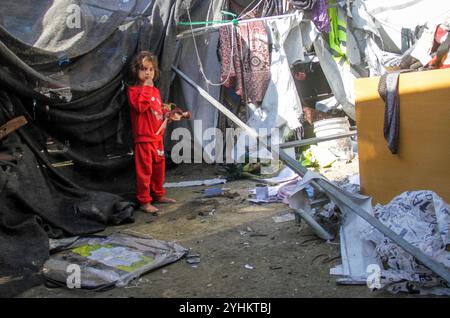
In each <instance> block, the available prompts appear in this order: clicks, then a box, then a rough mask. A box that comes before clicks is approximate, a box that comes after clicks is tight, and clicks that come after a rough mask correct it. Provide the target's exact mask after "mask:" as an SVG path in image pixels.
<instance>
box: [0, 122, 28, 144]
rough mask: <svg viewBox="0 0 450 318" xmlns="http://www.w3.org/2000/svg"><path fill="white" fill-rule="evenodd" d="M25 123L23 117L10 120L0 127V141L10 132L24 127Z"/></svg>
mask: <svg viewBox="0 0 450 318" xmlns="http://www.w3.org/2000/svg"><path fill="white" fill-rule="evenodd" d="M27 123H28V121H27V120H26V119H25V117H24V116H20V117H17V118H14V119H11V120H10V121H8V122H7V123H6V124H4V125H3V126H1V127H0V140H1V139H3V138H5V137H6V136H8V135H9V134H11V133H12V132H14V131H16V130H17V129H19V128H20V127H22V126H24V125H26V124H27Z"/></svg>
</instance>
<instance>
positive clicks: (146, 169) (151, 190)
mask: <svg viewBox="0 0 450 318" xmlns="http://www.w3.org/2000/svg"><path fill="white" fill-rule="evenodd" d="M134 161H135V165H136V197H137V199H138V201H139V203H140V204H146V203H149V202H151V201H152V200H158V199H160V198H162V197H163V196H164V194H165V190H164V187H163V184H164V177H165V158H164V145H163V141H162V140H161V141H157V142H137V143H135V144H134Z"/></svg>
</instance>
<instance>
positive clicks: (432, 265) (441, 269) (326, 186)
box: [172, 66, 450, 283]
mask: <svg viewBox="0 0 450 318" xmlns="http://www.w3.org/2000/svg"><path fill="white" fill-rule="evenodd" d="M172 69H173V71H174V72H175V73H177V74H178V75H179V76H180V77H181V78H182V79H184V80H185V81H186V82H188V83H189V84H190V85H191V86H192V87H194V88H195V89H196V90H197V91H198V92H199V94H200V95H202V96H203V97H204V98H205V99H206V100H208V101H209V102H210V103H211V104H212V105H213V106H214V107H216V108H217V109H218V110H219V111H221V112H222V113H223V114H224V115H225V116H227V117H228V118H230V119H231V120H232V121H233V122H234V123H235V124H236V125H238V126H239V127H241V128H243V129H245V130H246V131H247V132H248V133H249V134H250V135H251V136H253V137H255V138H257V140H258V141H259V142H260V143H261V144H262V145H264V146H266V147H267V149H268V150H271V151H272V152H273V153H274V154H275V155H278V156H279V158H280V159H281V160H282V161H283V162H284V163H285V164H286V165H287V166H288V167H289V168H291V169H292V170H293V171H294V172H296V173H297V174H298V175H299V176H301V177H303V176H304V175H305V174H306V173H307V172H308V170H307V169H306V168H305V167H303V166H302V165H301V164H300V163H299V162H297V160H295V159H294V158H292V157H291V156H289V155H288V154H287V153H286V152H285V151H284V150H282V149H279V150H278V149H270V147H269V146H268V145H266V144H265V143H264V142H263V141H262V140H260V139H259V136H258V134H257V133H256V131H254V130H253V129H252V128H250V127H249V126H247V125H246V124H245V123H244V122H242V121H241V120H240V119H239V118H238V117H236V115H234V114H233V113H232V112H231V111H230V110H228V109H227V108H226V107H225V106H224V105H222V104H221V103H219V102H218V101H217V100H215V99H214V98H213V97H212V96H211V95H209V94H208V93H207V92H206V91H205V90H204V89H203V88H201V87H200V86H198V85H197V84H196V83H195V82H194V81H192V80H191V79H190V78H189V77H188V76H187V75H186V74H184V73H183V72H181V71H180V70H179V69H178V68H176V67H175V66H172ZM330 183H331V182H330ZM330 183H328V182H326V181H325V180H322V179H319V180H317V181H311V184H312V185H313V186H315V187H320V188H322V189H323V190H324V191H325V192H326V193H328V194H329V195H331V196H333V197H334V198H336V199H337V200H338V201H340V203H341V204H343V205H345V206H346V207H347V208H349V209H350V210H351V211H353V212H354V213H356V214H357V215H358V216H360V217H362V218H363V219H364V220H365V221H366V222H368V223H369V224H370V225H372V226H373V227H375V228H376V229H377V230H378V231H380V232H381V233H383V234H384V235H386V236H387V237H388V238H390V239H391V240H392V241H394V242H395V243H397V244H398V245H399V246H400V247H401V248H403V249H404V250H405V251H406V252H408V253H409V254H411V255H412V256H414V257H415V258H417V260H419V261H420V262H421V263H422V264H423V265H425V266H426V267H428V268H429V269H430V270H432V271H433V272H434V273H436V274H437V275H439V276H440V277H442V278H443V279H444V280H445V281H447V282H448V283H450V271H449V270H448V269H447V268H446V267H445V266H444V265H442V264H441V263H438V262H436V261H435V260H433V259H432V258H430V257H428V255H426V254H424V253H423V252H422V251H421V250H420V249H418V248H417V247H415V246H413V245H412V244H410V243H409V242H408V241H406V240H405V239H403V238H402V237H401V236H399V235H398V234H397V233H395V232H394V231H392V230H391V229H390V228H388V227H387V226H386V225H384V224H383V223H381V222H380V221H379V220H378V219H376V218H375V217H373V216H372V215H370V214H368V213H367V212H366V211H364V210H363V209H362V208H361V207H359V206H358V205H357V204H355V203H353V201H352V200H351V199H350V198H348V197H347V196H345V195H342V194H341V193H340V192H338V191H337V190H336V189H335V188H334V187H333V185H332V184H330Z"/></svg>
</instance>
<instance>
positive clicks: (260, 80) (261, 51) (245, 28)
mask: <svg viewBox="0 0 450 318" xmlns="http://www.w3.org/2000/svg"><path fill="white" fill-rule="evenodd" d="M232 30H233V27H232V26H223V27H221V28H220V29H219V34H220V42H219V54H220V57H221V60H222V65H221V82H224V81H225V83H224V86H225V87H234V88H235V89H236V94H238V95H239V96H241V97H242V99H244V100H245V101H246V102H262V100H263V98H264V95H265V93H266V90H267V87H268V85H269V80H270V54H269V53H270V52H269V39H268V35H267V31H266V28H265V26H264V23H263V22H262V21H254V22H249V23H242V24H240V25H239V27H237V28H235V31H232ZM232 36H233V37H234V39H232ZM232 44H233V47H234V48H233V56H231V52H232Z"/></svg>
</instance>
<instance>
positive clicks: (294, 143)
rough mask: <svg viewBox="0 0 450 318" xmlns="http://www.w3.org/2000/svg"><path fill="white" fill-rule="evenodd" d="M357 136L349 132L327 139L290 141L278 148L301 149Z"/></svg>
mask: <svg viewBox="0 0 450 318" xmlns="http://www.w3.org/2000/svg"><path fill="white" fill-rule="evenodd" d="M356 134H357V132H356V131H349V132H345V133H342V134H335V135H330V136H325V137H316V138H309V139H303V140H296V141H289V142H285V143H282V144H279V145H278V147H280V148H281V149H285V148H292V147H301V146H307V145H311V144H316V143H319V142H322V141H328V140H336V139H341V138H345V137H351V136H355V135H356Z"/></svg>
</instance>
